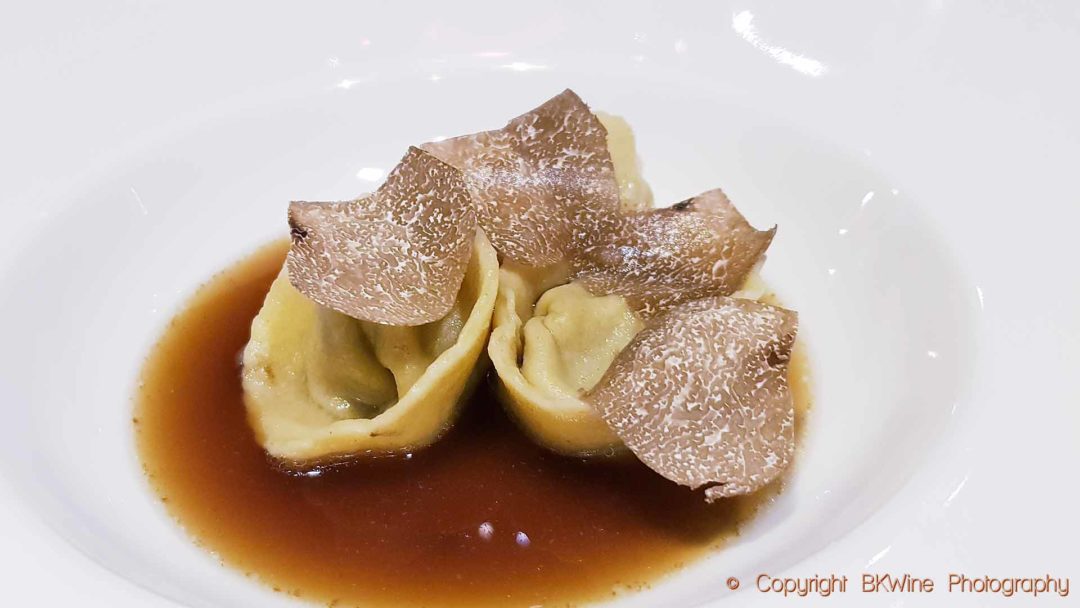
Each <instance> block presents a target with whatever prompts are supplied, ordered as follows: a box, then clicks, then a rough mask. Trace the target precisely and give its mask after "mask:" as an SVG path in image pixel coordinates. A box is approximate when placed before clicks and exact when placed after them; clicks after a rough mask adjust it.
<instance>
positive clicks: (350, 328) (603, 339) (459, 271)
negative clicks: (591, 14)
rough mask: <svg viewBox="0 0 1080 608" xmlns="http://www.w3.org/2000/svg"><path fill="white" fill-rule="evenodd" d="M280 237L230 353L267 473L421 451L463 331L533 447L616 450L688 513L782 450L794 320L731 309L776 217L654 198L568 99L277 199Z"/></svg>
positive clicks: (786, 450)
mask: <svg viewBox="0 0 1080 608" xmlns="http://www.w3.org/2000/svg"><path fill="white" fill-rule="evenodd" d="M289 226H290V232H291V236H292V248H291V250H290V252H289V257H288V261H287V266H286V268H285V269H284V270H283V271H282V275H281V276H280V277H279V278H278V280H277V281H276V282H275V284H274V287H273V288H272V289H271V292H270V294H269V296H268V298H267V301H266V303H265V306H264V308H263V311H262V312H261V313H260V314H259V317H258V318H257V319H256V320H255V322H254V324H253V327H252V339H251V343H250V344H249V345H248V348H247V349H246V351H245V354H244V388H245V392H246V398H247V403H248V408H249V413H250V415H251V419H252V423H253V425H254V427H255V429H256V432H257V435H258V437H259V439H260V441H261V442H262V444H263V446H264V447H265V448H266V449H267V451H268V452H269V453H270V454H272V455H273V456H276V457H278V458H280V459H282V460H283V461H286V462H301V463H302V462H310V461H313V460H323V459H330V458H338V457H345V456H351V455H356V454H362V453H367V452H373V453H378V452H393V451H401V450H408V449H414V448H417V447H421V446H424V445H426V444H428V443H430V442H432V441H434V440H435V439H436V438H437V437H438V436H439V435H440V434H441V433H442V431H443V430H445V429H446V427H447V425H448V424H449V423H450V422H451V420H452V418H453V413H454V411H455V404H456V403H457V402H458V401H459V399H460V397H461V395H462V394H463V392H464V391H465V390H466V385H467V384H468V380H469V378H470V377H473V378H475V377H476V376H477V374H478V373H479V372H478V370H479V369H480V367H479V366H478V365H477V363H478V359H479V357H480V354H481V351H482V350H483V346H484V344H485V342H486V343H487V346H488V348H487V352H488V355H489V357H490V358H491V360H492V362H493V363H494V367H495V370H496V373H497V378H498V390H499V394H500V395H501V398H502V400H503V402H504V404H505V406H506V409H507V410H508V412H509V413H510V414H511V415H512V416H513V417H514V418H515V419H517V421H518V422H519V424H520V426H521V427H522V428H523V429H524V430H525V431H526V432H527V433H528V434H529V435H530V436H532V437H533V438H534V439H535V440H536V441H537V442H539V443H540V444H542V445H544V446H546V447H548V448H550V449H552V450H554V451H556V452H559V453H562V454H568V455H574V456H591V455H606V454H615V453H618V452H620V451H623V450H627V449H628V450H629V451H631V452H633V453H634V455H635V456H637V457H638V458H639V459H640V460H641V461H642V462H644V463H645V464H646V465H648V466H649V467H651V468H652V469H653V470H655V471H656V472H657V473H659V474H660V475H663V476H664V477H666V478H668V479H670V480H672V481H675V482H677V483H680V484H683V485H687V486H690V487H694V488H697V487H705V488H706V492H705V495H706V498H707V499H708V500H713V499H716V498H720V497H725V496H732V495H736V494H742V493H747V492H751V491H754V490H755V489H757V488H759V487H761V486H762V485H763V484H765V483H768V481H769V480H771V479H773V478H775V476H776V475H778V474H779V472H780V471H782V470H783V469H784V468H785V467H786V466H787V464H788V462H789V460H790V458H791V454H792V450H793V441H794V439H793V437H794V435H793V432H792V425H793V420H794V406H793V403H792V400H791V395H790V391H789V390H788V388H787V362H788V361H789V360H790V353H791V347H792V345H793V343H794V340H795V334H796V331H797V327H798V318H797V316H796V315H795V313H793V312H791V311H787V310H784V309H782V308H778V307H775V306H771V305H769V304H763V303H757V302H751V301H749V300H750V299H752V298H758V297H761V295H763V292H764V288H763V285H762V284H761V282H760V280H759V279H758V278H757V277H756V274H755V270H756V268H757V267H758V266H759V265H760V264H761V262H762V260H763V259H764V254H765V251H766V249H767V248H768V247H769V245H770V243H771V242H772V239H773V237H774V235H775V233H776V228H775V227H773V228H772V229H769V230H757V229H756V228H754V227H753V226H752V225H751V224H750V223H749V222H748V221H747V220H746V218H744V217H743V216H742V214H741V213H739V211H738V210H737V209H736V208H735V206H734V205H733V204H732V203H731V201H730V200H729V199H728V197H727V196H726V195H725V194H724V193H723V192H722V191H721V190H719V189H714V190H709V191H706V192H703V193H701V194H699V195H697V196H694V197H692V198H689V199H687V200H684V201H682V202H679V203H676V204H674V205H671V206H670V207H664V208H659V209H654V208H653V207H652V192H651V191H650V189H649V187H648V185H647V184H646V182H645V181H644V179H643V178H642V176H641V172H640V165H639V162H638V159H637V154H636V151H635V148H634V138H633V134H632V133H631V131H630V128H629V127H628V126H627V125H626V123H625V122H624V121H622V119H619V118H617V117H614V116H607V115H598V114H596V113H594V112H593V111H592V110H590V109H589V107H588V106H587V105H586V104H585V103H584V102H583V101H582V100H581V98H579V97H578V96H577V95H576V94H575V93H574V92H573V91H570V90H566V91H563V92H562V93H560V94H559V95H556V96H555V97H553V98H551V99H550V100H548V101H547V102H545V103H543V104H541V105H540V106H538V107H536V108H534V109H533V110H530V111H528V112H526V113H524V114H521V115H520V116H517V117H516V118H513V119H511V120H510V121H509V122H508V123H507V124H506V125H505V126H504V127H502V128H499V129H494V130H490V131H481V132H478V133H472V134H468V135H462V136H458V137H452V138H449V139H443V140H440V141H437V142H427V143H424V144H422V145H420V146H419V147H412V148H410V149H409V151H408V153H407V154H406V155H405V157H404V158H403V159H402V161H401V163H399V164H398V165H397V167H395V168H394V170H393V171H391V173H390V175H389V176H388V178H387V180H386V182H385V183H384V184H383V185H382V186H380V188H379V189H378V190H377V191H376V192H374V193H372V194H368V195H365V196H362V197H360V198H357V199H355V200H351V201H344V202H336V203H309V202H294V203H292V204H291V205H290V207H289ZM473 235H475V239H473ZM488 239H490V240H488ZM740 290H741V291H740ZM733 295H735V296H741V297H731V296H733ZM324 307H325V308H324ZM492 315H494V320H493V321H492ZM492 323H493V324H494V327H493V328H492V327H491V325H492ZM489 329H491V336H490V341H488V340H487V339H488V332H489Z"/></svg>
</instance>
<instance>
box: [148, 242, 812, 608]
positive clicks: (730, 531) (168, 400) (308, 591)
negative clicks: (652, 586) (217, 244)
mask: <svg viewBox="0 0 1080 608" xmlns="http://www.w3.org/2000/svg"><path fill="white" fill-rule="evenodd" d="M284 253H285V248H284V246H283V245H281V244H275V245H272V246H269V247H266V248H264V249H263V250H261V251H259V252H257V253H256V254H254V255H253V256H251V257H250V258H248V259H247V260H244V261H243V262H241V263H239V264H237V265H236V266H234V267H233V268H231V269H229V270H228V271H226V272H224V273H222V274H220V275H218V276H217V277H215V278H214V279H213V280H212V281H211V282H210V283H209V284H208V285H207V286H205V287H204V288H203V289H201V290H200V291H199V293H198V294H197V295H196V296H195V297H194V298H193V299H192V301H191V302H189V303H188V304H187V305H186V307H185V309H184V310H183V311H181V312H180V313H179V314H178V315H177V316H176V318H175V319H174V320H173V321H172V323H171V324H170V325H169V327H168V329H167V331H166V332H165V335H164V336H163V337H162V339H161V341H160V342H159V343H158V345H157V346H156V347H155V349H154V351H153V352H152V353H151V355H150V357H149V359H148V361H147V363H146V367H145V369H144V371H143V376H142V384H141V388H140V392H139V394H138V396H137V406H136V417H135V426H136V436H137V441H138V447H139V453H140V456H141V458H142V461H143V465H144V468H145V469H146V472H147V475H148V476H149V479H150V482H151V484H152V485H153V487H154V489H155V490H156V491H157V492H158V494H159V495H160V497H161V499H162V501H164V502H165V505H166V507H167V509H168V510H169V512H170V513H171V514H172V515H173V516H174V517H175V518H176V519H177V520H178V521H179V522H180V524H181V525H182V526H183V527H184V528H185V529H186V530H187V531H188V532H189V533H190V534H191V535H192V536H193V537H194V538H195V539H196V540H197V542H198V543H199V544H201V545H202V546H203V547H205V548H206V549H208V550H210V551H212V552H214V553H216V554H217V555H218V556H219V557H220V558H221V560H222V561H223V562H224V563H225V564H228V565H230V566H233V567H235V568H238V569H240V570H241V571H243V572H245V573H247V574H249V575H252V576H255V577H257V578H258V579H260V580H262V581H263V582H265V583H266V584H268V585H270V586H272V587H273V588H274V589H275V590H279V591H282V592H285V593H289V594H293V595H296V596H298V597H302V598H305V599H308V600H311V601H317V602H321V603H324V604H328V605H333V606H353V605H358V604H362V605H376V606H380V605H381V606H389V605H393V606H420V605H427V606H430V605H439V606H478V605H485V606H487V605H496V606H532V605H537V604H543V605H567V604H571V605H572V604H579V603H582V602H587V601H596V600H601V599H603V598H606V597H611V596H612V595H613V594H615V593H617V592H619V590H627V589H635V588H640V587H642V586H647V585H648V584H649V583H650V582H651V581H655V580H656V579H657V578H659V577H661V576H662V575H664V574H666V573H669V572H671V571H672V570H674V569H677V568H678V567H680V566H681V565H683V564H685V563H686V562H687V561H689V560H692V559H694V558H696V557H699V556H700V555H701V554H702V553H704V552H705V551H707V550H708V549H710V548H715V547H717V546H719V545H720V544H722V543H723V542H724V541H725V540H726V539H728V538H730V537H732V536H733V535H735V534H737V533H738V530H739V526H740V525H742V524H743V523H745V522H746V521H747V520H748V519H749V518H751V517H752V516H753V514H754V513H755V512H756V511H757V509H758V507H759V506H761V505H762V504H763V503H765V502H767V501H768V500H770V499H771V498H772V497H773V496H775V493H776V492H777V491H778V487H773V488H767V489H766V490H764V491H762V492H759V493H758V494H757V495H755V496H750V497H742V498H738V499H732V500H726V501H722V502H720V503H718V504H714V505H707V504H705V501H704V500H703V499H702V496H701V494H700V493H695V492H692V491H690V490H688V489H685V488H682V487H680V486H677V485H675V484H673V483H670V482H668V481H666V480H664V479H663V478H661V477H660V476H658V475H656V474H655V473H653V472H651V471H650V470H649V469H647V468H646V467H645V466H644V465H642V464H640V463H638V462H637V461H633V460H625V461H620V462H611V461H608V462H589V463H586V462H584V461H581V460H577V459H569V458H563V457H559V456H555V455H553V454H550V453H548V452H545V451H544V450H542V449H540V448H538V447H536V446H534V445H533V444H532V443H530V442H529V440H528V439H527V438H526V437H525V436H524V435H522V434H521V433H520V432H519V431H518V430H517V429H516V428H515V427H514V425H513V424H512V423H511V422H510V421H509V420H508V419H507V418H506V416H505V415H504V414H503V412H502V410H501V409H500V407H499V405H498V404H497V403H496V401H495V399H494V396H493V393H492V392H491V391H490V390H489V389H488V387H487V386H485V385H483V384H482V385H481V387H480V389H479V390H478V392H477V393H476V395H475V396H474V397H473V398H472V400H471V402H470V403H469V404H468V405H467V407H466V408H465V411H464V413H463V415H462V418H461V419H460V420H459V422H458V423H457V425H456V426H455V427H454V428H453V430H452V431H451V432H450V433H449V434H448V435H447V436H446V437H445V438H444V439H442V440H441V441H439V442H438V443H437V444H435V445H434V446H432V447H431V448H428V449H426V450H422V451H418V452H416V453H415V454H413V455H411V456H410V457H408V458H405V457H401V458H393V459H380V460H375V461H370V462H362V463H355V464H351V465H347V466H344V467H338V468H335V469H332V470H325V471H321V472H313V473H312V474H311V476H296V475H292V476H290V475H287V474H285V473H283V472H281V471H280V470H279V469H277V468H276V467H275V466H274V465H273V464H272V463H271V462H270V461H268V459H267V457H266V455H265V453H264V452H263V450H262V448H260V447H259V445H258V444H257V443H256V442H255V439H254V437H253V435H252V432H251V430H250V428H249V427H248V424H247V420H246V418H245V410H244V404H243V399H242V396H243V395H242V390H241V386H240V373H239V371H240V370H239V363H238V358H239V353H240V351H241V349H242V348H243V347H244V344H245V343H246V342H247V340H248V331H249V327H250V324H251V320H252V318H254V316H255V314H256V313H257V312H258V311H259V308H260V306H261V304H262V300H263V297H264V296H265V294H266V292H267V290H268V289H269V286H270V283H271V281H272V280H273V278H274V276H275V275H276V274H277V272H278V270H279V269H280V267H281V263H282V260H283V257H284ZM800 361H801V357H800V358H796V364H797V365H796V366H795V367H793V369H792V374H791V376H792V385H793V388H794V390H795V396H796V403H797V406H798V409H799V411H800V413H802V412H805V409H806V406H807V390H806V383H805V369H804V368H803V364H802V363H800ZM801 417H802V416H800V418H801ZM800 426H801V425H800ZM481 526H484V528H485V531H486V530H487V526H490V529H491V534H490V535H487V534H482V533H481ZM526 537H527V539H526Z"/></svg>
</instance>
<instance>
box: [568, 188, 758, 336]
mask: <svg viewBox="0 0 1080 608" xmlns="http://www.w3.org/2000/svg"><path fill="white" fill-rule="evenodd" d="M619 220H620V221H619V222H618V223H617V224H614V225H612V228H613V229H611V230H608V231H598V232H597V233H596V238H595V239H594V240H593V243H592V244H591V245H589V246H588V247H586V248H585V249H584V250H583V251H582V252H581V253H580V254H579V255H578V256H577V258H576V262H575V265H576V267H577V272H576V274H577V276H578V280H580V281H581V282H582V283H583V284H584V285H585V287H586V288H587V289H589V291H592V292H593V293H597V294H605V295H606V294H618V295H622V296H625V297H626V298H627V300H629V301H630V302H631V305H632V306H633V307H634V308H635V310H636V311H637V312H639V313H640V314H641V315H642V316H644V317H646V318H647V317H649V316H652V315H654V314H656V313H657V312H659V311H661V310H664V309H665V308H667V307H669V306H673V305H675V304H678V303H680V302H685V301H688V300H694V299H697V298H702V297H705V296H713V295H721V296H726V295H731V294H732V293H734V292H735V291H737V290H739V289H740V288H741V287H742V285H743V283H745V282H746V277H747V276H749V274H750V272H751V271H752V270H753V269H754V266H755V265H756V264H757V263H758V261H759V260H760V259H761V256H762V255H763V254H764V253H765V250H766V249H768V247H769V244H770V243H771V242H772V238H773V235H774V234H775V232H776V228H775V227H774V228H772V229H770V230H765V231H762V230H756V229H755V228H754V227H753V226H751V225H750V223H749V222H747V221H746V218H744V217H743V216H742V214H741V213H739V211H738V209H736V208H735V206H734V205H732V204H731V201H730V200H728V197H727V196H725V195H724V193H723V192H721V191H720V190H710V191H708V192H705V193H703V194H700V195H698V196H695V197H694V198H691V199H688V200H685V201H683V202H681V203H678V204H676V205H673V206H671V207H668V208H666V209H653V210H649V211H644V212H639V213H632V214H627V215H624V216H622V217H620V218H619Z"/></svg>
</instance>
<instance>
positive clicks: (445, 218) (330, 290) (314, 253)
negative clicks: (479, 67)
mask: <svg viewBox="0 0 1080 608" xmlns="http://www.w3.org/2000/svg"><path fill="white" fill-rule="evenodd" d="M289 225H290V227H291V229H292V249H291V250H290V251H289V257H288V268H289V278H290V279H291V281H292V284H293V286H294V287H296V289H297V290H299V291H300V292H301V293H303V294H304V295H305V296H307V297H308V298H310V299H312V300H314V301H315V302H317V303H318V304H321V305H323V306H325V307H327V308H331V309H333V310H336V311H338V312H341V313H344V314H346V315H349V316H350V317H355V318H357V319H361V320H363V321H371V322H374V323H383V324H387V325H406V326H413V325H422V324H424V323H430V322H432V321H436V320H438V319H441V318H442V317H444V316H446V313H447V312H449V311H450V308H451V307H452V306H453V305H454V301H455V299H456V298H457V293H458V290H459V289H460V288H461V282H462V280H463V279H464V277H465V270H466V267H467V266H468V262H469V256H470V254H471V252H472V244H473V237H474V235H475V234H476V212H475V210H474V207H473V205H472V200H471V198H470V196H469V192H468V189H467V188H466V186H465V182H464V180H463V178H462V175H461V172H460V171H458V170H457V169H455V168H453V167H452V166H450V165H448V164H446V163H444V162H442V161H440V160H439V159H437V158H435V157H434V156H432V155H431V154H428V153H427V152H424V151H423V150H420V149H419V148H410V149H409V152H408V153H407V154H406V155H405V157H404V158H403V159H402V160H401V162H400V163H399V164H398V166H397V167H395V168H394V170H393V171H392V172H391V173H390V175H389V177H387V180H386V182H385V183H384V184H383V185H382V186H381V187H380V188H379V189H378V191H376V192H375V193H374V194H372V195H368V196H366V197H364V198H360V199H357V200H354V201H348V202H340V203H309V202H294V203H292V204H291V205H290V206H289Z"/></svg>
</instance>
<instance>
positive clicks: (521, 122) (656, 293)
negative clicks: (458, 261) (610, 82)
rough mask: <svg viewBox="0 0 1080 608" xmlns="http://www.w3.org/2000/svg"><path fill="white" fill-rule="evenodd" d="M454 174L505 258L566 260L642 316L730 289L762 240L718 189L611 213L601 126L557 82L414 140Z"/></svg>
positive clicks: (576, 273) (545, 262) (612, 196)
mask: <svg viewBox="0 0 1080 608" xmlns="http://www.w3.org/2000/svg"><path fill="white" fill-rule="evenodd" d="M423 147H424V149H425V150H428V151H430V152H431V153H433V154H435V155H436V156H438V157H440V158H442V159H443V160H445V161H446V162H448V163H450V164H452V165H454V166H455V167H459V168H460V169H461V170H462V171H463V172H464V173H465V181H466V183H467V184H468V185H469V190H470V192H471V193H472V195H473V201H474V203H475V204H476V205H477V207H478V210H477V217H478V222H479V223H480V225H481V227H482V228H484V230H485V231H486V232H487V234H488V235H489V236H490V238H491V241H492V244H493V245H494V246H495V248H496V249H497V250H498V251H499V252H500V253H502V254H503V256H504V258H506V259H509V260H512V261H514V262H516V263H518V264H522V265H525V266H533V267H543V266H550V265H553V264H556V263H560V262H567V261H569V262H570V265H571V267H572V269H573V274H572V275H571V276H570V278H571V279H575V278H577V279H580V280H581V282H582V284H583V285H584V286H585V287H586V288H587V289H588V290H589V291H591V292H592V293H594V294H596V295H609V294H617V295H622V296H625V297H627V299H628V300H629V301H630V302H631V304H632V306H634V308H635V310H636V312H639V313H640V314H642V315H643V316H645V317H649V316H652V315H654V314H656V313H657V312H659V311H660V310H663V309H664V308H665V307H667V306H673V305H675V304H678V303H679V302H684V301H687V300H692V299H695V298H700V297H705V296H712V295H730V294H732V293H734V292H735V291H736V290H738V289H739V288H740V287H741V286H742V283H743V282H744V281H745V279H746V276H747V275H748V274H749V273H750V271H751V270H752V269H753V268H754V266H755V265H756V264H757V262H758V260H759V259H760V258H761V256H762V254H763V253H764V252H765V250H766V249H767V248H768V247H769V243H770V242H771V241H772V237H773V234H774V232H775V228H773V229H772V230H768V231H759V230H755V229H754V227H753V226H751V225H750V224H749V223H748V222H747V221H746V219H745V218H744V217H743V216H742V214H740V213H739V212H738V210H737V209H735V206H734V205H732V204H731V201H729V200H728V198H727V197H726V196H725V195H724V194H723V192H721V191H720V190H711V191H709V192H705V193H704V194H701V195H699V196H696V197H694V198H692V199H689V200H686V201H683V202H682V203H678V204H677V205H674V206H673V207H670V208H666V209H650V210H647V211H640V212H636V213H622V212H621V211H620V209H619V188H618V182H617V180H616V178H615V169H614V165H613V164H612V159H611V155H610V153H609V151H608V147H607V130H606V129H605V128H604V126H603V124H601V122H600V120H599V119H598V118H597V117H596V115H595V114H593V112H592V111H591V110H590V109H589V107H588V106H587V105H585V103H584V102H583V101H581V99H580V98H579V97H578V96H577V95H576V94H574V92H573V91H570V90H566V91H563V92H562V93H560V94H559V95H557V96H555V97H554V98H552V99H550V100H549V101H547V102H545V103H544V104H543V105H541V106H540V107H538V108H536V109H535V110H532V111H530V112H527V113H525V114H523V115H521V116H519V117H517V118H515V119H513V120H511V121H510V123H509V124H508V125H507V126H506V127H504V128H503V129H500V130H496V131H484V132H481V133H476V134H473V135H463V136H461V137H455V138H452V139H447V140H444V141H441V142H431V143H426V144H424V146H423Z"/></svg>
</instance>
